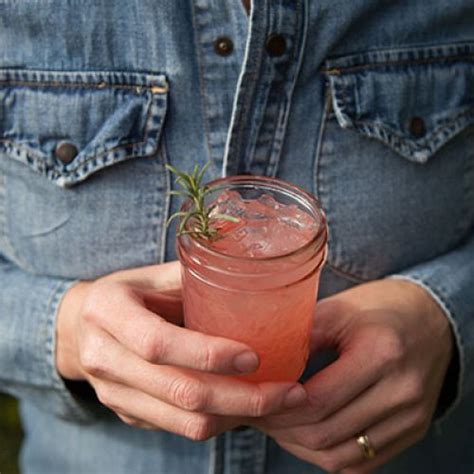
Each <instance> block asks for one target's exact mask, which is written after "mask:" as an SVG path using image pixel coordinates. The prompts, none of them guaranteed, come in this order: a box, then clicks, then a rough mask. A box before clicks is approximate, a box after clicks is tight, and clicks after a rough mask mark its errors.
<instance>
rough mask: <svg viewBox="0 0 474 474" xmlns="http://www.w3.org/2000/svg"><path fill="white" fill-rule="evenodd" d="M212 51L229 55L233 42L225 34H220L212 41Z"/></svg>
mask: <svg viewBox="0 0 474 474" xmlns="http://www.w3.org/2000/svg"><path fill="white" fill-rule="evenodd" d="M214 51H215V52H216V53H217V54H218V55H219V56H229V54H232V51H234V43H233V42H232V40H231V39H230V38H228V37H227V36H220V37H219V38H217V39H216V41H214Z"/></svg>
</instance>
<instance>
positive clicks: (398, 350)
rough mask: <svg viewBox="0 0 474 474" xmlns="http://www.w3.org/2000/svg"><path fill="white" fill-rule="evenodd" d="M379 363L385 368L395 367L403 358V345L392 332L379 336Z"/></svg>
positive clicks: (388, 331)
mask: <svg viewBox="0 0 474 474" xmlns="http://www.w3.org/2000/svg"><path fill="white" fill-rule="evenodd" d="M378 345H379V347H378V352H379V357H380V361H381V362H382V363H383V365H384V366H385V367H387V366H388V367H394V366H397V365H398V364H399V363H400V362H401V361H402V360H403V358H404V356H405V345H404V343H403V340H402V339H401V338H400V337H399V335H398V334H397V333H396V332H395V331H392V330H387V331H385V332H384V333H383V334H380V338H379V340H378Z"/></svg>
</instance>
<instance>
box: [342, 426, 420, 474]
mask: <svg viewBox="0 0 474 474" xmlns="http://www.w3.org/2000/svg"><path fill="white" fill-rule="evenodd" d="M424 436H425V432H415V433H411V434H409V435H407V436H406V437H405V438H403V439H399V440H397V441H396V442H394V443H393V444H391V445H390V446H388V447H387V448H385V449H384V450H383V451H381V452H380V453H379V454H377V455H376V457H375V458H374V459H372V460H369V461H362V462H360V463H358V464H355V465H352V466H350V467H348V468H346V469H343V470H342V471H341V474H368V473H371V472H373V471H374V469H376V468H378V467H380V466H383V465H384V464H386V463H387V462H388V461H390V460H391V459H393V458H395V457H396V456H397V455H398V454H400V453H401V452H403V451H405V449H407V448H409V447H410V446H413V445H414V444H416V443H417V442H419V441H420V440H421V439H423V438H424Z"/></svg>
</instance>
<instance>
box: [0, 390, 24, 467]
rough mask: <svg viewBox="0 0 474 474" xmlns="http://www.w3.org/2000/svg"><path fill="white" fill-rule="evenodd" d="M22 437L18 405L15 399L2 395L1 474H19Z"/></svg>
mask: <svg viewBox="0 0 474 474" xmlns="http://www.w3.org/2000/svg"><path fill="white" fill-rule="evenodd" d="M21 437H22V433H21V427H20V420H19V418H18V404H17V402H16V400H15V399H13V398H11V397H9V396H7V395H3V394H2V393H0V473H1V474H19V470H18V462H17V459H18V452H19V449H20V442H21Z"/></svg>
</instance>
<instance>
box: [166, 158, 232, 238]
mask: <svg viewBox="0 0 474 474" xmlns="http://www.w3.org/2000/svg"><path fill="white" fill-rule="evenodd" d="M209 165H210V163H209V162H208V163H206V164H205V165H204V166H203V167H202V168H201V170H199V166H197V165H196V166H194V168H193V171H192V173H191V174H188V173H184V172H183V171H180V170H178V169H176V168H175V167H174V166H172V165H169V164H166V165H165V166H166V169H167V170H169V171H171V172H172V173H173V174H174V175H175V176H176V179H175V182H176V184H178V185H180V186H181V187H182V188H183V190H173V191H170V194H172V195H174V196H183V197H186V198H188V199H190V200H191V202H192V208H191V209H190V210H187V211H179V212H175V213H174V214H173V215H172V216H171V217H170V218H169V219H168V221H167V225H169V224H170V222H171V221H172V220H174V219H176V218H180V219H181V220H180V223H179V226H178V231H177V233H178V235H184V234H191V235H193V236H195V237H203V238H206V239H213V238H215V237H217V236H218V231H217V230H216V229H213V228H211V227H210V226H209V223H210V221H212V220H215V219H221V220H227V221H231V222H239V219H238V218H236V217H233V216H228V215H226V214H219V213H218V214H215V215H212V216H211V213H212V212H213V211H214V209H215V208H216V207H217V205H216V204H211V205H210V206H206V203H205V197H206V195H207V194H208V193H209V192H211V191H212V189H210V188H209V186H207V185H202V184H201V183H202V180H203V178H204V174H205V172H206V170H207V169H208V167H209ZM190 219H194V220H193V222H192V227H193V228H192V229H188V228H187V226H188V224H189V221H190Z"/></svg>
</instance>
